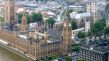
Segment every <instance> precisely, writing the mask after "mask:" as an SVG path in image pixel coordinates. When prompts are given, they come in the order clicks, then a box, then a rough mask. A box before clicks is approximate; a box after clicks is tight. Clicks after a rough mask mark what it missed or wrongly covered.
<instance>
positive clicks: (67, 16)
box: [64, 0, 71, 20]
mask: <svg viewBox="0 0 109 61" xmlns="http://www.w3.org/2000/svg"><path fill="white" fill-rule="evenodd" d="M64 19H65V20H71V19H70V15H69V5H68V3H67V1H66V0H65V6H64Z"/></svg>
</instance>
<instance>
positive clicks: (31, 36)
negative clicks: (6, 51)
mask: <svg viewBox="0 0 109 61" xmlns="http://www.w3.org/2000/svg"><path fill="white" fill-rule="evenodd" d="M4 2H5V4H4V24H7V23H8V24H10V25H12V24H14V25H12V28H13V30H12V31H7V29H4V27H2V28H3V29H1V30H0V34H1V35H0V38H1V39H3V40H5V41H6V42H8V43H9V46H12V47H14V48H16V49H18V50H19V51H21V52H20V53H22V54H25V56H28V57H29V58H31V59H34V60H38V59H40V58H43V57H47V56H52V55H58V56H60V55H68V53H70V52H71V45H72V43H73V42H72V40H71V36H72V29H71V20H70V16H69V14H68V10H65V13H64V16H65V17H64V20H63V23H62V24H59V25H54V27H53V28H49V27H48V26H47V25H45V24H43V23H41V24H38V23H37V25H36V27H35V28H30V27H29V26H28V24H27V18H26V16H25V13H24V14H23V16H22V21H21V24H20V26H19V27H16V26H15V25H16V4H15V0H5V1H4ZM16 28H17V30H16ZM24 36H25V38H23V37H24Z"/></svg>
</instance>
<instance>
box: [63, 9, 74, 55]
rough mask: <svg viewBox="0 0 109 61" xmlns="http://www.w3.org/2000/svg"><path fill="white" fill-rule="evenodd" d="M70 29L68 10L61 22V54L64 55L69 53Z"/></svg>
mask: <svg viewBox="0 0 109 61" xmlns="http://www.w3.org/2000/svg"><path fill="white" fill-rule="evenodd" d="M71 37H72V28H71V19H70V15H69V12H68V10H66V11H65V17H64V22H63V33H62V40H63V42H62V52H63V53H62V54H64V55H66V54H68V53H70V51H71V44H72V40H71Z"/></svg>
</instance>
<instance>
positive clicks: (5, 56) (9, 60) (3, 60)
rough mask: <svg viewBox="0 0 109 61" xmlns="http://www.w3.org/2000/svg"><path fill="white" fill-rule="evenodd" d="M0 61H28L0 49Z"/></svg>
mask: <svg viewBox="0 0 109 61" xmlns="http://www.w3.org/2000/svg"><path fill="white" fill-rule="evenodd" d="M0 61H28V60H26V59H24V58H22V57H20V56H18V55H16V54H14V53H13V52H11V51H8V50H6V49H4V48H2V47H0Z"/></svg>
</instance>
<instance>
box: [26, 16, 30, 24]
mask: <svg viewBox="0 0 109 61" xmlns="http://www.w3.org/2000/svg"><path fill="white" fill-rule="evenodd" d="M26 17H27V23H28V24H29V23H30V20H31V19H30V16H29V15H26Z"/></svg>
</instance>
